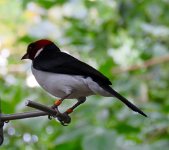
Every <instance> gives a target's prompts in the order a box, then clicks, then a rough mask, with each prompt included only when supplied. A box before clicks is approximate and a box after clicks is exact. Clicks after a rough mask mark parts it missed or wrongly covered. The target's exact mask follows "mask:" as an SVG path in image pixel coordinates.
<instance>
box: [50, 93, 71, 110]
mask: <svg viewBox="0 0 169 150" xmlns="http://www.w3.org/2000/svg"><path fill="white" fill-rule="evenodd" d="M70 95H71V94H68V95H66V96H65V97H63V98H61V99H58V100H56V101H55V102H54V104H53V106H52V108H53V109H56V110H57V111H58V106H59V105H60V104H61V103H62V102H63V100H64V99H66V98H67V97H68V96H70Z"/></svg>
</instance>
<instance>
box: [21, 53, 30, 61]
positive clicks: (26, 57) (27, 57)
mask: <svg viewBox="0 0 169 150" xmlns="http://www.w3.org/2000/svg"><path fill="white" fill-rule="evenodd" d="M22 59H29V54H28V53H26V54H25V55H23V57H22V58H21V60H22Z"/></svg>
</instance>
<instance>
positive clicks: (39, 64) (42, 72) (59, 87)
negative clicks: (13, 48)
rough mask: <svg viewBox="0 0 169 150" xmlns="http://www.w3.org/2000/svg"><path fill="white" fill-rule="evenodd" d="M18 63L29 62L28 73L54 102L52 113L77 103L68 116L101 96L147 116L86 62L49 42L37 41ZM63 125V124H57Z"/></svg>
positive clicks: (28, 48) (68, 110)
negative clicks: (70, 101)
mask: <svg viewBox="0 0 169 150" xmlns="http://www.w3.org/2000/svg"><path fill="white" fill-rule="evenodd" d="M21 59H30V60H32V65H31V70H32V74H33V75H34V77H35V79H36V80H37V82H38V83H39V85H40V86H41V87H42V88H43V89H44V90H45V91H46V92H48V93H49V94H51V95H53V96H54V97H57V98H59V99H57V100H55V102H54V104H53V107H52V108H53V109H57V108H58V106H59V105H61V103H62V102H63V100H65V99H77V102H76V103H75V104H74V105H73V106H72V107H70V108H69V109H67V110H66V111H65V114H67V115H69V114H70V113H72V112H73V111H74V109H75V108H76V107H78V106H79V105H80V104H82V103H84V102H85V101H86V97H88V96H91V95H100V96H104V97H116V98H117V99H118V100H120V101H121V102H123V103H124V104H125V105H127V106H128V107H129V108H130V109H131V110H133V111H135V112H137V113H139V114H141V115H143V116H145V117H147V115H146V114H145V113H144V112H143V111H142V110H140V109H139V108H138V107H137V106H135V105H134V104H132V103H131V102H130V101H129V100H127V99H126V98H125V97H123V96H122V95H121V94H119V93H118V92H117V91H116V90H114V89H113V88H112V87H111V86H112V83H111V81H110V80H109V79H108V78H107V77H106V76H105V75H103V74H102V73H101V72H99V71H98V70H96V69H95V68H93V67H92V66H90V65H88V64H87V63H85V62H82V61H80V60H79V59H77V58H75V57H73V56H71V55H69V54H67V53H65V52H63V51H61V50H60V48H59V47H58V46H57V45H56V44H55V43H54V42H52V41H50V40H48V39H40V40H37V41H35V42H32V43H30V44H29V45H28V47H27V52H26V53H25V54H24V55H23V57H22V58H21ZM60 121H61V122H62V123H63V124H64V121H63V120H60Z"/></svg>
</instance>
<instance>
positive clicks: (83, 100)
mask: <svg viewBox="0 0 169 150" xmlns="http://www.w3.org/2000/svg"><path fill="white" fill-rule="evenodd" d="M85 101H86V97H81V98H79V99H78V102H77V103H75V104H74V105H73V106H72V107H70V108H69V109H67V110H66V112H65V113H66V114H70V113H72V112H73V110H74V109H75V108H76V107H78V106H79V105H80V104H82V103H84V102H85Z"/></svg>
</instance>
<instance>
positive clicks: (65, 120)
mask: <svg viewBox="0 0 169 150" xmlns="http://www.w3.org/2000/svg"><path fill="white" fill-rule="evenodd" d="M51 108H52V109H54V110H55V111H56V116H53V115H48V119H49V120H51V119H52V118H57V119H58V120H59V122H60V123H61V125H63V126H67V125H68V124H69V123H70V122H71V117H70V116H69V115H68V114H69V113H68V112H64V113H61V112H60V111H59V110H58V107H56V105H55V106H52V107H51Z"/></svg>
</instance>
